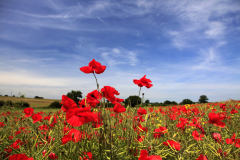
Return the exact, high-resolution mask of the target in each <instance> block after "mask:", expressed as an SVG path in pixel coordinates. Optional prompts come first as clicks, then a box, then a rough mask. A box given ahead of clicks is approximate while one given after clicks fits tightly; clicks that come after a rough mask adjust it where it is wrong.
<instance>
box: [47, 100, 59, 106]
mask: <svg viewBox="0 0 240 160" xmlns="http://www.w3.org/2000/svg"><path fill="white" fill-rule="evenodd" d="M48 107H49V108H61V104H60V102H59V101H54V102H52V103H51V104H50V105H49V106H48Z"/></svg>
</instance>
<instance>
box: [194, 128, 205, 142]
mask: <svg viewBox="0 0 240 160" xmlns="http://www.w3.org/2000/svg"><path fill="white" fill-rule="evenodd" d="M192 136H193V139H195V140H197V141H200V140H201V141H202V137H204V134H200V135H199V133H198V131H196V130H195V131H193V132H192Z"/></svg>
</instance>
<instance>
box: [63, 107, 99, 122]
mask: <svg viewBox="0 0 240 160" xmlns="http://www.w3.org/2000/svg"><path fill="white" fill-rule="evenodd" d="M97 118H98V117H97V114H95V113H92V112H91V108H90V107H86V108H75V109H71V110H68V111H67V113H66V119H67V122H68V123H69V124H70V125H71V126H75V127H79V126H81V125H83V124H85V123H88V122H91V121H95V120H96V119H97Z"/></svg>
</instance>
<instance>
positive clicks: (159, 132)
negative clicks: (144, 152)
mask: <svg viewBox="0 0 240 160" xmlns="http://www.w3.org/2000/svg"><path fill="white" fill-rule="evenodd" d="M164 133H167V128H165V127H159V128H156V129H155V130H154V132H153V136H154V137H155V138H160V137H161V136H162V135H163V134H164Z"/></svg>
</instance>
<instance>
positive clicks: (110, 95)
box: [101, 86, 120, 104]
mask: <svg viewBox="0 0 240 160" xmlns="http://www.w3.org/2000/svg"><path fill="white" fill-rule="evenodd" d="M101 92H102V93H103V96H104V97H105V98H107V100H109V101H111V103H112V104H115V103H116V102H117V100H116V97H115V95H119V94H120V93H119V92H118V91H117V90H116V89H115V88H113V87H111V86H104V87H103V88H102V89H101Z"/></svg>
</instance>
